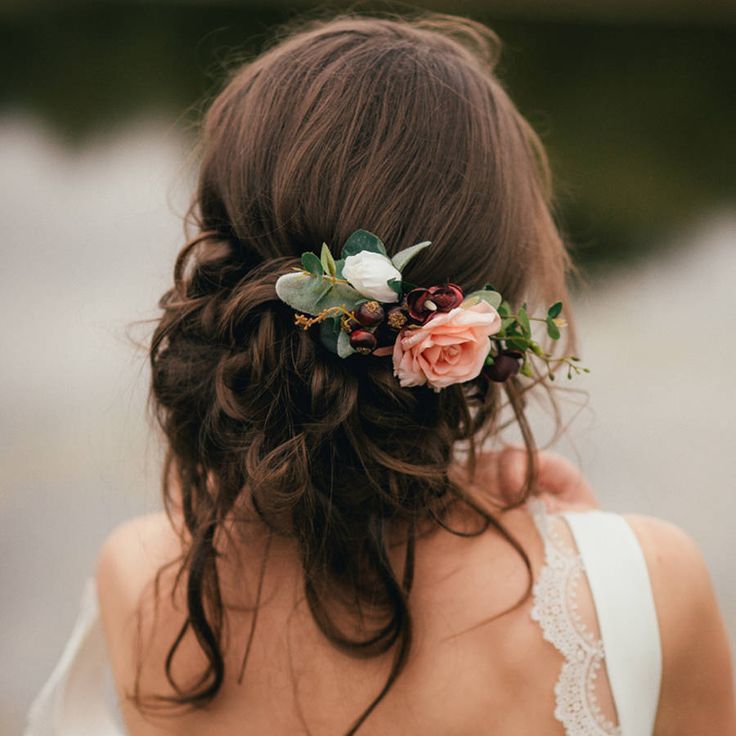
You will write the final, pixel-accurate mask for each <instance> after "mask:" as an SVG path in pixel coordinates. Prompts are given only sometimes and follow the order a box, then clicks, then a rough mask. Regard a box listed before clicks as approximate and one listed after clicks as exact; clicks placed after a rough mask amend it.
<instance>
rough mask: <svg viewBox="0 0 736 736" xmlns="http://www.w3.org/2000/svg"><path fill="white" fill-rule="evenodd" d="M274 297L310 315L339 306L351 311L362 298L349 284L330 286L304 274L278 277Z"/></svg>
mask: <svg viewBox="0 0 736 736" xmlns="http://www.w3.org/2000/svg"><path fill="white" fill-rule="evenodd" d="M276 295H277V296H278V298H279V299H281V301H284V302H286V303H287V304H288V305H289V306H290V307H292V309H296V310H297V311H298V312H304V313H305V314H311V315H316V314H319V313H320V312H321V311H323V310H325V309H329V308H330V307H337V306H339V305H343V306H344V307H345V309H352V308H353V307H354V305H355V303H356V302H357V301H358V300H359V299H362V298H363V297H362V296H361V294H360V293H359V292H358V291H356V290H355V289H354V288H353V287H352V286H350V285H349V284H331V283H330V282H329V281H328V280H327V279H326V278H324V277H323V276H314V275H311V274H305V273H286V274H284V275H283V276H279V278H278V279H277V280H276Z"/></svg>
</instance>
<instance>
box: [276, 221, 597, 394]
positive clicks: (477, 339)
mask: <svg viewBox="0 0 736 736" xmlns="http://www.w3.org/2000/svg"><path fill="white" fill-rule="evenodd" d="M429 245H431V242H430V241H424V242H421V243H417V244H416V245H412V246H411V247H409V248H405V249H404V250H401V251H399V252H398V253H396V255H394V256H391V257H389V255H388V254H387V252H386V247H385V246H384V244H383V242H382V241H381V239H380V238H379V237H378V236H376V235H374V234H373V233H370V232H368V231H367V230H356V231H355V232H354V233H353V234H352V235H350V237H348V239H347V240H346V241H345V244H344V245H343V247H342V251H341V253H340V258H339V259H337V260H335V258H334V257H333V255H332V253H331V252H330V249H329V247H328V246H327V244H326V243H323V244H322V250H321V252H320V255H319V257H318V256H317V255H316V254H315V253H312V252H306V253H302V259H301V267H295V269H294V271H295V272H294V273H287V274H283V275H282V276H280V277H279V278H278V279H277V281H276V294H277V296H278V297H279V299H281V300H282V301H283V302H286V304H288V305H289V306H290V307H292V308H293V309H295V310H296V312H297V314H296V315H295V317H294V322H295V324H296V325H298V326H299V327H302V328H304V329H305V330H306V329H309V328H310V327H312V326H313V325H319V337H320V340H321V342H322V344H323V345H324V346H325V347H326V348H327V349H328V350H330V351H332V352H333V353H336V354H337V355H339V356H340V357H341V358H347V357H349V356H350V355H352V354H353V353H358V354H363V355H374V356H388V355H391V356H392V359H393V370H394V375H395V376H396V377H397V378H398V379H399V383H400V385H401V386H421V385H425V384H426V385H428V386H429V387H431V388H433V389H434V390H435V391H440V390H441V389H443V388H445V387H447V386H450V385H452V384H453V383H464V382H465V381H470V380H472V379H473V378H476V377H477V376H478V375H479V374H480V373H481V372H483V371H485V373H486V374H487V375H488V377H489V378H490V379H491V380H493V381H498V382H503V381H506V380H508V379H509V378H511V377H512V376H515V375H516V374H517V373H521V374H522V375H524V376H528V377H533V376H534V373H533V370H532V364H531V356H532V355H535V356H537V357H538V358H540V359H541V360H542V361H544V363H545V365H546V367H547V371H548V375H549V378H550V380H554V373H553V372H552V364H553V363H565V364H566V365H567V377H568V378H572V375H573V372H574V373H575V374H578V373H581V372H585V373H589V372H590V370H589V369H588V368H582V367H580V366H579V365H578V363H579V360H580V359H579V358H577V357H576V356H569V357H564V358H553V357H552V355H551V354H549V353H546V352H545V351H544V350H543V349H542V347H541V346H540V345H539V343H538V342H536V341H535V340H534V339H533V337H532V329H531V321H538V322H544V323H545V326H546V330H547V334H548V335H549V337H551V338H552V339H553V340H558V339H559V337H560V328H561V327H564V326H565V325H566V322H565V320H564V319H563V318H561V317H560V313H561V312H562V302H555V303H554V304H553V305H552V306H551V307H549V309H548V310H547V313H546V315H545V316H544V317H532V316H530V315H529V314H528V313H527V305H526V304H522V306H521V307H520V308H519V309H518V311H517V312H514V311H513V310H512V309H511V305H510V304H509V303H508V302H506V301H504V300H503V297H502V296H501V294H499V292H498V291H496V290H495V289H494V288H493V287H492V286H491V285H490V284H486V285H485V287H484V288H483V289H480V290H478V291H473V292H471V293H470V294H467V295H466V294H464V293H463V290H462V288H461V287H460V286H458V285H457V284H453V283H450V282H445V283H442V284H434V285H432V286H427V287H421V286H416V285H415V284H411V283H409V282H407V281H406V280H405V279H404V278H403V277H402V271H403V269H404V267H405V266H406V265H407V263H409V261H410V260H411V259H412V258H413V257H414V256H415V255H417V253H419V252H421V251H422V250H424V249H425V248H427V247H428V246H429Z"/></svg>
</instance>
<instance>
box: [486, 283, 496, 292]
mask: <svg viewBox="0 0 736 736" xmlns="http://www.w3.org/2000/svg"><path fill="white" fill-rule="evenodd" d="M483 288H484V289H486V290H487V291H498V289H496V288H495V287H494V286H493V285H492V284H483Z"/></svg>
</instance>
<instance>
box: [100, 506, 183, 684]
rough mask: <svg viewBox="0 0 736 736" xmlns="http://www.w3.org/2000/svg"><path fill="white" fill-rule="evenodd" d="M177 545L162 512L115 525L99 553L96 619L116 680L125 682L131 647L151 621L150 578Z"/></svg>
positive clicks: (171, 556)
mask: <svg viewBox="0 0 736 736" xmlns="http://www.w3.org/2000/svg"><path fill="white" fill-rule="evenodd" d="M180 551H181V544H180V541H179V536H178V534H177V533H176V530H175V529H174V527H173V526H172V524H171V522H170V521H169V519H168V517H167V516H166V514H165V513H164V512H159V513H152V514H146V515H144V516H138V517H135V518H133V519H130V520H128V521H125V522H123V523H122V524H120V525H119V526H117V527H116V528H115V529H113V531H112V532H111V533H110V534H109V536H108V537H107V539H106V540H105V542H104V543H103V545H102V547H101V548H100V551H99V554H98V557H97V565H96V572H95V577H96V582H97V595H98V600H99V605H100V617H101V621H102V627H103V631H104V634H105V640H106V642H107V647H108V652H109V654H110V659H111V663H112V666H113V670H114V672H115V674H116V680H118V681H119V682H122V681H125V680H126V679H128V675H129V673H130V672H132V671H133V668H134V666H135V662H134V659H133V655H134V652H135V644H136V642H137V641H139V640H140V637H141V635H142V632H143V629H144V628H145V627H147V625H149V624H150V622H151V621H152V620H153V616H148V617H146V616H145V615H144V613H145V611H149V610H150V611H153V606H155V600H154V595H153V589H154V587H153V586H154V581H155V579H156V574H157V573H158V571H159V570H160V569H162V568H164V567H165V566H166V565H167V564H169V563H172V562H174V561H176V560H177V558H178V557H179V554H180Z"/></svg>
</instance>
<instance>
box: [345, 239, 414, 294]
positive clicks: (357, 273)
mask: <svg viewBox="0 0 736 736" xmlns="http://www.w3.org/2000/svg"><path fill="white" fill-rule="evenodd" d="M342 275H343V277H344V278H346V279H347V280H348V281H349V282H350V284H351V285H352V286H354V287H355V288H356V289H357V290H358V291H359V292H360V293H361V294H362V295H363V296H369V297H371V298H372V299H377V300H378V301H379V302H397V301H398V300H399V295H398V294H397V293H396V292H395V291H394V290H393V289H392V288H391V287H390V286H389V285H388V284H387V283H386V282H387V281H388V280H389V279H400V278H401V272H400V271H399V270H398V269H397V268H396V266H394V264H393V263H391V261H390V260H389V259H388V258H386V256H384V255H381V254H380V253H374V252H373V251H369V250H362V251H360V253H356V254H355V255H354V256H348V257H347V258H346V259H345V264H344V265H343V267H342Z"/></svg>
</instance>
